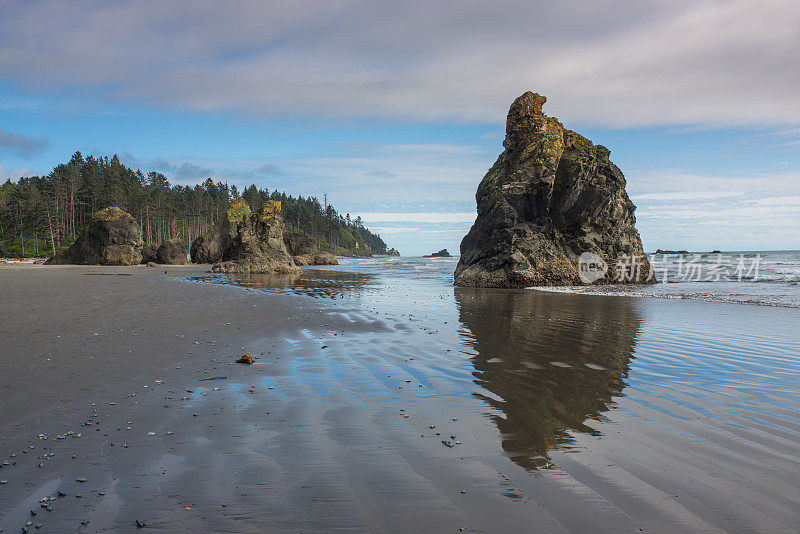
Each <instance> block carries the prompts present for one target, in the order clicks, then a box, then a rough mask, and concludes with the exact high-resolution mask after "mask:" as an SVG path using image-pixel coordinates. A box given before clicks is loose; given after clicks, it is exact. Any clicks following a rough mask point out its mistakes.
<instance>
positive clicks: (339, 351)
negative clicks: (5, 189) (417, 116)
mask: <svg viewBox="0 0 800 534" xmlns="http://www.w3.org/2000/svg"><path fill="white" fill-rule="evenodd" d="M448 269H450V270H449V272H452V268H451V267H448ZM205 271H207V267H203V266H181V267H161V268H147V267H143V266H142V267H138V266H137V267H105V268H104V267H78V266H65V267H45V266H39V265H4V266H0V291H2V310H1V311H0V325H2V326H0V337H2V345H1V346H0V364H1V365H2V369H3V372H2V381H0V388H2V389H1V390H0V391H2V411H0V440H2V453H3V465H2V468H0V479H2V480H3V484H2V485H1V486H0V528H2V529H3V531H4V532H18V531H20V529H21V528H22V527H23V526H26V523H27V522H29V521H30V522H31V525H28V526H27V528H28V529H29V530H30V531H31V532H33V531H34V528H35V527H36V526H37V525H38V524H41V529H40V530H39V531H41V532H102V531H111V530H113V531H119V532H127V531H137V525H136V522H137V521H140V522H141V523H143V524H144V528H152V529H161V530H164V531H169V532H182V531H186V532H189V531H191V532H196V531H204V532H265V531H269V532H328V531H333V530H343V531H353V532H367V531H369V532H410V531H414V532H459V531H464V532H531V531H536V532H615V533H618V532H638V531H646V532H676V531H683V532H722V531H725V532H754V531H770V532H791V531H796V529H797V528H798V526H799V524H798V520H797V517H800V489H798V486H797V480H798V476H799V475H800V423H798V421H800V388H798V386H797V376H799V375H800V356H799V355H800V334H798V332H797V331H796V328H795V325H796V324H797V322H798V319H800V310H797V309H790V308H779V307H774V308H771V307H756V306H747V305H739V304H720V303H709V302H699V301H694V302H693V301H670V300H659V299H645V298H633V297H610V296H600V295H574V294H561V293H547V292H541V291H535V290H480V289H466V288H464V289H453V288H452V287H451V286H448V285H446V284H445V283H442V280H443V279H442V277H437V276H435V275H425V272H424V271H423V272H422V274H419V273H418V274H417V275H416V276H417V278H415V279H414V280H415V281H414V282H413V283H409V282H408V280H407V279H403V278H401V277H398V278H391V277H387V276H382V277H380V276H377V275H371V274H365V273H358V272H349V273H348V272H346V271H347V269H346V268H344V269H342V270H341V272H339V273H338V274H337V272H336V271H335V270H333V271H331V270H328V271H324V270H322V271H306V272H305V273H304V275H302V276H301V277H300V278H298V279H292V280H285V279H281V280H273V279H268V278H263V277H262V278H258V277H249V278H240V279H233V278H230V277H227V278H226V277H214V278H213V279H212V278H210V277H209V275H207V274H205ZM208 282H214V283H208ZM219 282H225V283H219ZM242 354H249V355H251V356H253V357H254V358H255V364H254V365H242V364H235V363H233V362H234V360H235V359H236V358H238V357H240V356H241V355H242ZM212 377H225V378H220V379H216V380H200V379H204V378H212ZM61 494H63V495H61ZM33 513H35V514H36V515H32V514H33Z"/></svg>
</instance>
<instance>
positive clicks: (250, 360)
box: [236, 354, 253, 365]
mask: <svg viewBox="0 0 800 534" xmlns="http://www.w3.org/2000/svg"><path fill="white" fill-rule="evenodd" d="M236 363H246V364H247V365H250V364H252V363H253V357H252V356H250V355H249V354H245V355H244V356H242V357H241V358H239V359H238V360H236Z"/></svg>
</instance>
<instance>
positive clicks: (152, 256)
mask: <svg viewBox="0 0 800 534" xmlns="http://www.w3.org/2000/svg"><path fill="white" fill-rule="evenodd" d="M157 260H158V245H156V244H155V243H150V244H149V245H145V246H144V248H143V249H142V264H143V265H145V264H148V263H150V262H151V261H152V262H156V261H157Z"/></svg>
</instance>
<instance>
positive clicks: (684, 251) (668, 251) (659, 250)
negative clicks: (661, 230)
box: [656, 249, 719, 254]
mask: <svg viewBox="0 0 800 534" xmlns="http://www.w3.org/2000/svg"><path fill="white" fill-rule="evenodd" d="M717 252H719V251H717ZM688 253H689V251H688V250H661V249H658V250H656V254H688ZM712 254H714V253H713V252H712Z"/></svg>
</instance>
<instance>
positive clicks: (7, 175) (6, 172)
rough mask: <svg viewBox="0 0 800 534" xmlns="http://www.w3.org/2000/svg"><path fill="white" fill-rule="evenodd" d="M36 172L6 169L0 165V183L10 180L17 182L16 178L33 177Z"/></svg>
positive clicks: (25, 169) (19, 168)
mask: <svg viewBox="0 0 800 534" xmlns="http://www.w3.org/2000/svg"><path fill="white" fill-rule="evenodd" d="M35 174H36V172H35V171H34V170H33V169H29V168H27V167H6V166H4V165H3V164H0V181H6V180H9V179H10V180H12V181H17V179H18V178H21V177H23V176H34V175H35Z"/></svg>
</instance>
